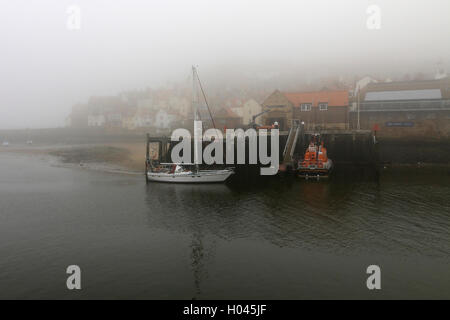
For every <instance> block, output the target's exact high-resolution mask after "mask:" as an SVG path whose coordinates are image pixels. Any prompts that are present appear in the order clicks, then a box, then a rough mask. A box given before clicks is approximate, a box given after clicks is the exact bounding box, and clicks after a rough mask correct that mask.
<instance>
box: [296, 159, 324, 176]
mask: <svg viewBox="0 0 450 320" xmlns="http://www.w3.org/2000/svg"><path fill="white" fill-rule="evenodd" d="M332 170H333V161H331V159H328V161H327V162H324V163H322V165H316V164H310V165H308V166H302V165H300V166H299V168H298V169H297V172H298V176H299V177H301V178H305V179H314V178H328V177H329V176H330V173H331V171H332Z"/></svg>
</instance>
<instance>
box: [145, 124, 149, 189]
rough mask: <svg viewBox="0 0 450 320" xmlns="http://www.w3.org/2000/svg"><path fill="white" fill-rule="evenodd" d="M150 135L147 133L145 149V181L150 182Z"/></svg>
mask: <svg viewBox="0 0 450 320" xmlns="http://www.w3.org/2000/svg"><path fill="white" fill-rule="evenodd" d="M149 140H150V135H149V134H148V133H147V143H146V149H145V182H146V183H148V175H147V172H148V169H149V168H150V141H149Z"/></svg>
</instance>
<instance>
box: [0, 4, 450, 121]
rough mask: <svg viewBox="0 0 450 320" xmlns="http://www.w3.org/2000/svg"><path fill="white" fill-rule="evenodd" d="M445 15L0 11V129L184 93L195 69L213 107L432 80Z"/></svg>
mask: <svg viewBox="0 0 450 320" xmlns="http://www.w3.org/2000/svg"><path fill="white" fill-rule="evenodd" d="M373 5H375V6H377V7H378V8H379V9H380V12H379V14H380V24H379V26H378V27H376V28H370V26H369V25H368V24H369V22H368V19H369V18H370V16H371V12H370V10H369V11H368V8H370V7H371V6H373ZM73 8H75V9H77V8H78V9H79V21H78V22H79V26H77V27H76V28H71V27H70V26H71V24H70V23H71V21H70V18H71V15H73V13H74V11H73ZM449 12H450V2H449V1H448V0H434V1H421V0H417V1H411V0H409V1H406V0H395V1H392V0H391V1H383V0H377V1H375V0H370V1H368V0H363V1H361V0H348V1H333V0H318V1H284V0H283V1H268V0H263V1H261V0H260V1H237V0H229V1H137V0H127V1H125V0H116V1H106V0H104V1H100V0H98V1H90V0H71V1H65V0H64V1H61V0H53V1H52V0H45V1H30V0H17V1H6V0H1V10H0V39H1V40H2V41H1V59H0V83H1V86H0V96H1V98H2V99H1V104H0V114H1V117H0V129H14V128H43V127H62V126H64V125H65V119H66V118H67V116H68V115H69V114H70V112H71V108H72V107H73V105H75V104H79V103H86V102H87V101H88V100H89V98H90V97H91V96H107V95H117V94H119V93H121V92H124V91H130V90H131V91H132V90H141V89H144V88H154V89H157V88H161V87H169V88H170V87H173V86H174V85H177V86H186V88H189V85H190V81H191V80H190V78H189V77H190V68H191V66H192V65H196V66H198V70H199V74H200V76H201V77H202V79H203V80H204V82H205V88H206V89H207V91H208V92H209V94H210V95H211V96H214V95H215V93H216V92H219V91H222V90H224V89H226V88H240V89H241V90H243V91H245V90H247V89H246V88H250V89H249V90H255V91H258V90H261V91H263V92H267V93H270V92H272V91H273V90H275V89H286V90H299V89H302V88H301V86H304V87H305V88H306V87H307V86H308V85H311V84H317V86H320V85H321V81H322V80H323V79H329V78H335V79H340V80H339V81H342V82H343V83H345V84H347V85H348V86H349V87H351V86H352V85H354V83H355V81H356V80H357V79H359V78H362V77H363V76H365V75H370V76H373V77H375V78H378V79H387V78H390V79H394V80H395V79H397V80H400V79H404V78H407V79H414V78H415V77H418V78H425V79H433V77H434V75H435V73H436V68H437V66H438V65H439V66H440V68H444V69H446V70H447V71H448V69H449V67H450V42H449V41H448V39H450V19H448V13H449ZM245 98H248V97H245ZM255 98H259V97H255ZM258 102H260V101H258Z"/></svg>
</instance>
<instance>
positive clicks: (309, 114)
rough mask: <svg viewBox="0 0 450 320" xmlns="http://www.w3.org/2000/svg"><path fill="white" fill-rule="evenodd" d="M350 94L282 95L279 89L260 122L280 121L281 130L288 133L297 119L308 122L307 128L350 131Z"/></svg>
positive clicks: (265, 104)
mask: <svg viewBox="0 0 450 320" xmlns="http://www.w3.org/2000/svg"><path fill="white" fill-rule="evenodd" d="M348 101H349V98H348V92H347V91H345V90H341V91H327V90H323V91H315V92H281V91H279V90H276V91H275V92H273V93H272V94H271V95H270V96H269V97H268V98H267V99H266V100H265V101H264V102H263V103H262V107H263V111H267V112H266V113H265V114H264V115H263V116H262V117H261V120H260V121H259V122H262V123H263V124H264V125H271V124H273V123H274V122H275V121H276V122H278V124H279V127H280V130H288V129H289V128H290V127H291V125H292V121H293V120H300V121H304V122H305V126H306V129H311V130H312V129H314V130H319V129H347V128H348V126H349V125H348V123H349V118H348V111H349V103H348Z"/></svg>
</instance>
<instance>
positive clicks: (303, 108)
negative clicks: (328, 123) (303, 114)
mask: <svg viewBox="0 0 450 320" xmlns="http://www.w3.org/2000/svg"><path fill="white" fill-rule="evenodd" d="M300 107H301V109H300V110H301V111H311V103H302V104H301V106H300Z"/></svg>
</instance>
